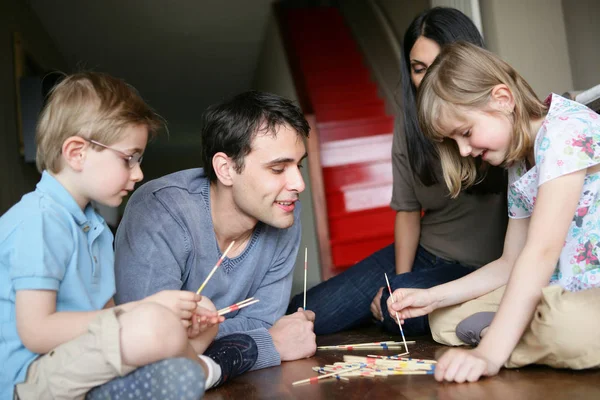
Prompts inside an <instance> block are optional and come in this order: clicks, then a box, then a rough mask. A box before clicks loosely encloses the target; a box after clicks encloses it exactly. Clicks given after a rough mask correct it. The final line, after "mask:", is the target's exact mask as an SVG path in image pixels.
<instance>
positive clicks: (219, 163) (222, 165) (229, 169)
mask: <svg viewBox="0 0 600 400" xmlns="http://www.w3.org/2000/svg"><path fill="white" fill-rule="evenodd" d="M212 166H213V169H214V171H215V174H216V175H217V179H218V180H219V182H221V183H222V184H223V185H225V186H231V185H233V176H232V175H233V173H234V167H235V165H234V162H233V160H232V159H231V158H230V157H229V156H228V155H227V154H225V153H223V152H222V151H220V152H218V153H216V154H215V155H214V156H213V158H212Z"/></svg>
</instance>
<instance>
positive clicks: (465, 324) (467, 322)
mask: <svg viewBox="0 0 600 400" xmlns="http://www.w3.org/2000/svg"><path fill="white" fill-rule="evenodd" d="M494 315H496V313H495V312H491V311H487V312H478V313H475V314H473V315H471V316H470V317H467V318H465V319H463V320H462V321H461V322H460V324H458V325H457V326H456V336H458V338H459V339H460V340H462V341H463V342H465V343H466V344H470V345H478V344H479V342H481V331H482V330H484V329H485V328H487V327H488V326H490V324H491V323H492V320H493V319H494Z"/></svg>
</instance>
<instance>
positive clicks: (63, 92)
mask: <svg viewBox="0 0 600 400" xmlns="http://www.w3.org/2000/svg"><path fill="white" fill-rule="evenodd" d="M49 96H50V97H49V99H48V102H47V104H46V106H45V107H44V109H43V110H42V113H41V114H40V118H39V120H38V123H37V128H36V143H37V153H36V164H37V168H38V170H39V171H40V172H42V171H43V170H45V169H47V170H49V171H50V172H53V173H57V172H60V170H61V169H62V163H61V153H62V145H63V143H64V142H65V140H66V139H67V138H69V137H71V136H81V137H83V138H85V139H88V140H95V141H98V142H100V143H102V144H106V145H108V146H110V145H111V144H113V143H115V142H118V141H119V140H120V139H121V135H122V132H123V130H124V129H125V128H127V127H129V126H131V125H146V126H147V127H148V133H149V135H150V137H154V136H155V135H156V133H157V132H158V130H159V129H160V128H161V127H162V126H164V122H163V120H162V118H161V117H160V116H159V115H158V114H156V113H155V112H154V110H152V108H151V107H150V106H148V105H147V104H146V103H145V102H144V100H142V98H141V97H140V95H139V93H138V92H137V91H136V90H135V89H134V88H133V87H132V86H130V85H128V84H127V83H125V82H124V81H122V80H121V79H117V78H114V77H112V76H109V75H107V74H104V73H99V72H81V73H76V74H73V75H70V76H67V77H65V78H64V79H63V80H62V81H61V82H60V83H59V84H58V85H56V86H55V87H54V88H53V89H52V91H51V92H50V94H49ZM98 149H99V150H102V148H101V147H98Z"/></svg>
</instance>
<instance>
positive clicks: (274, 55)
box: [252, 15, 321, 295]
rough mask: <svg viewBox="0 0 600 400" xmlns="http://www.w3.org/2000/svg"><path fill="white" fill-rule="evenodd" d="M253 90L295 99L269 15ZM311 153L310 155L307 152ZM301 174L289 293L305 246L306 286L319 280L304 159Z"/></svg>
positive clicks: (298, 282)
mask: <svg viewBox="0 0 600 400" xmlns="http://www.w3.org/2000/svg"><path fill="white" fill-rule="evenodd" d="M252 87H253V89H256V90H261V91H265V92H271V93H275V94H278V95H280V96H283V97H286V98H288V99H290V100H293V101H295V102H296V103H297V102H298V98H297V96H296V90H295V88H294V82H293V79H292V75H291V72H290V68H289V66H288V64H287V59H286V56H285V52H284V48H283V43H282V41H281V36H280V34H279V29H278V27H277V23H276V21H275V18H274V16H273V15H271V17H270V18H269V23H268V26H267V30H266V32H265V38H264V41H263V47H262V50H261V53H260V56H259V59H258V64H257V68H256V72H255V75H254V82H253V85H252ZM308 156H309V157H310V156H311V155H310V154H309V155H308ZM302 176H303V178H304V181H305V183H306V189H305V190H304V192H302V193H301V194H300V201H301V203H302V217H301V218H302V240H301V242H300V250H299V251H298V258H297V260H296V267H295V269H294V282H293V284H292V295H294V294H296V293H300V292H302V291H303V289H304V248H305V247H308V279H307V287H308V288H310V287H312V286H314V285H316V284H317V283H319V282H321V268H320V265H319V254H318V253H317V252H318V246H317V239H316V229H315V221H314V212H313V205H312V192H311V187H310V177H309V171H308V162H307V161H306V160H305V161H304V168H303V169H302Z"/></svg>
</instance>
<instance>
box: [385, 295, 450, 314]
mask: <svg viewBox="0 0 600 400" xmlns="http://www.w3.org/2000/svg"><path fill="white" fill-rule="evenodd" d="M393 299H396V301H395V302H394V300H393ZM438 302H439V301H438V300H437V299H435V298H434V296H433V294H432V293H431V291H430V290H429V289H396V290H394V292H393V293H392V296H390V297H389V298H388V300H387V306H388V310H389V312H390V316H391V317H392V319H396V311H397V312H398V315H399V316H400V319H401V320H405V319H409V318H415V317H420V316H422V315H427V314H429V313H430V312H432V311H433V310H435V309H436V308H437V304H438Z"/></svg>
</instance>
